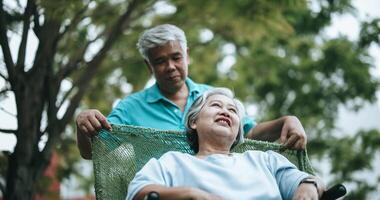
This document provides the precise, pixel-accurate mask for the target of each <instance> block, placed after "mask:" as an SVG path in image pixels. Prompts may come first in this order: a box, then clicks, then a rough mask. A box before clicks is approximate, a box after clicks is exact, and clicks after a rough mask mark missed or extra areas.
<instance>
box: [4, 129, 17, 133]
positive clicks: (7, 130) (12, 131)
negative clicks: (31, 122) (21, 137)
mask: <svg viewBox="0 0 380 200" xmlns="http://www.w3.org/2000/svg"><path fill="white" fill-rule="evenodd" d="M16 131H17V130H11V129H2V128H0V132H2V133H9V134H16Z"/></svg>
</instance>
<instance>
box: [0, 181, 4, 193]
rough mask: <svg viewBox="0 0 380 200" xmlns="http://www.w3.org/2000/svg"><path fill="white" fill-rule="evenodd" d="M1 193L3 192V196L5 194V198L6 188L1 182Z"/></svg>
mask: <svg viewBox="0 0 380 200" xmlns="http://www.w3.org/2000/svg"><path fill="white" fill-rule="evenodd" d="M0 191H1V194H3V196H4V194H5V186H4V184H2V183H1V182H0Z"/></svg>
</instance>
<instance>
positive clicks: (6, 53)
mask: <svg viewBox="0 0 380 200" xmlns="http://www.w3.org/2000/svg"><path fill="white" fill-rule="evenodd" d="M4 13H5V11H4V9H3V1H2V0H1V1H0V45H1V49H2V50H3V57H4V63H5V66H6V68H7V71H8V78H9V82H11V84H12V83H13V80H14V75H15V72H14V63H13V59H12V54H11V50H10V48H9V44H8V36H7V28H6V25H7V22H6V20H5V16H4Z"/></svg>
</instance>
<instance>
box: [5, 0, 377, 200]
mask: <svg viewBox="0 0 380 200" xmlns="http://www.w3.org/2000/svg"><path fill="white" fill-rule="evenodd" d="M0 9H1V10H0V12H1V13H0V20H1V21H0V22H1V23H0V44H1V54H0V150H1V153H0V199H3V198H4V197H9V199H94V186H93V184H94V180H93V174H92V162H91V161H85V160H83V159H81V157H80V155H79V151H78V150H77V148H76V139H75V138H76V135H75V126H74V125H75V124H74V118H75V116H76V114H77V113H78V112H79V111H81V110H83V109H88V108H96V109H99V110H101V112H102V113H103V114H107V113H109V111H110V110H111V109H112V106H114V105H115V104H116V103H117V101H118V100H120V99H121V98H123V97H125V96H126V95H128V94H130V93H133V92H135V91H138V90H140V89H142V88H144V87H147V86H148V85H150V84H152V83H153V82H154V80H152V79H151V77H150V74H149V72H148V70H147V68H146V67H145V64H144V62H143V60H142V58H141V56H140V55H139V53H138V51H137V50H136V45H135V44H136V42H137V39H138V36H139V34H140V33H141V32H142V31H143V30H145V29H146V28H149V27H152V26H154V25H157V24H161V23H171V24H175V25H177V26H179V27H181V28H182V29H183V30H184V31H185V33H186V35H187V37H188V46H189V54H190V58H191V65H190V66H189V73H190V77H191V78H192V79H193V80H195V81H197V82H200V83H206V84H210V85H214V86H225V87H229V88H231V89H233V90H234V91H235V93H236V94H237V95H238V96H239V98H240V99H241V100H243V101H244V102H245V105H246V108H247V112H248V114H249V115H251V116H252V117H254V118H255V119H256V120H257V121H262V120H269V119H274V118H277V117H280V116H283V115H296V116H298V118H299V119H300V120H301V122H302V124H303V125H304V127H305V129H306V133H307V135H308V140H309V143H308V147H307V148H308V153H309V156H310V158H311V160H312V164H313V166H314V168H315V170H316V171H317V174H318V175H320V176H321V177H322V178H323V179H324V180H325V181H326V183H327V184H328V185H333V184H334V183H338V182H342V183H344V184H345V185H346V186H347V188H348V190H349V193H348V195H347V196H346V197H344V199H376V198H378V196H379V195H380V187H379V184H378V183H379V182H380V170H379V168H376V167H375V166H378V165H380V151H379V150H380V118H379V116H380V101H379V98H380V88H379V83H380V46H379V45H380V36H379V34H380V2H379V1H377V0H352V1H351V0H306V1H305V0H282V1H271V0H236V1H221V0H220V1H204V0H192V1H185V0H177V1H171V0H143V1H141V0H130V1H127V0H67V1H49V0H0ZM13 194H17V195H13ZM7 195H9V196H7Z"/></svg>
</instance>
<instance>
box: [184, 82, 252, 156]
mask: <svg viewBox="0 0 380 200" xmlns="http://www.w3.org/2000/svg"><path fill="white" fill-rule="evenodd" d="M213 95H223V96H226V97H228V98H231V99H232V100H233V102H234V104H235V106H236V109H237V115H238V116H239V119H240V124H239V131H238V134H237V136H236V140H235V142H234V143H233V145H232V147H231V149H232V148H233V147H234V146H236V145H237V144H239V143H242V142H243V141H244V130H243V116H244V113H245V111H244V106H243V104H242V103H241V102H240V101H239V100H238V99H236V98H235V95H234V93H233V92H232V91H231V90H230V89H228V88H223V87H218V88H212V89H209V90H208V91H206V92H205V93H203V95H201V96H200V97H198V98H197V100H195V102H194V103H193V105H192V106H191V107H190V109H189V112H188V113H187V114H186V117H185V123H186V124H185V126H186V136H187V139H188V141H189V143H190V147H191V149H192V150H193V151H194V152H195V153H197V152H198V150H199V143H198V133H197V131H196V130H195V129H192V128H191V124H193V123H194V122H195V121H196V120H197V119H198V116H199V113H200V112H201V110H202V108H203V107H204V105H205V104H206V101H207V99H208V98H209V97H211V96H213Z"/></svg>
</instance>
